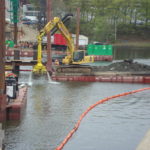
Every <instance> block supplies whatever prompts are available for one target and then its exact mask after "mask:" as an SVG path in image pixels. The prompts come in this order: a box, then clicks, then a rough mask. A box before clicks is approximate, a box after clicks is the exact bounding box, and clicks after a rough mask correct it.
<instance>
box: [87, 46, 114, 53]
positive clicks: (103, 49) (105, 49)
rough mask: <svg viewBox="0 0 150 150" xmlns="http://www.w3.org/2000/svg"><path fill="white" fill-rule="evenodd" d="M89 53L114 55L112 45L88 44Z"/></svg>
mask: <svg viewBox="0 0 150 150" xmlns="http://www.w3.org/2000/svg"><path fill="white" fill-rule="evenodd" d="M87 52H88V55H112V54H113V52H112V45H93V44H90V45H88V49H87Z"/></svg>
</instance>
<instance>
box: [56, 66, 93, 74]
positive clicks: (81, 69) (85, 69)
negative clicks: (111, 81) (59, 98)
mask: <svg viewBox="0 0 150 150" xmlns="http://www.w3.org/2000/svg"><path fill="white" fill-rule="evenodd" d="M56 72H57V73H85V74H91V72H92V67H91V66H89V65H69V66H67V65H66V66H65V65H64V66H63V65H62V66H59V67H57V68H56Z"/></svg>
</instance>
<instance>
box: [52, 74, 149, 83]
mask: <svg viewBox="0 0 150 150" xmlns="http://www.w3.org/2000/svg"><path fill="white" fill-rule="evenodd" d="M52 80H56V81H82V82H121V83H150V76H123V75H122V76H119V75H115V76H107V75H106V76H55V75H52Z"/></svg>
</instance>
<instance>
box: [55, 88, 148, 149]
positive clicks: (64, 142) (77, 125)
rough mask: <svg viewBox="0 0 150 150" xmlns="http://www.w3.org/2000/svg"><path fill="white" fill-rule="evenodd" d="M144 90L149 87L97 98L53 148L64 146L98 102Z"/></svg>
mask: <svg viewBox="0 0 150 150" xmlns="http://www.w3.org/2000/svg"><path fill="white" fill-rule="evenodd" d="M144 90H150V87H147V88H142V89H138V90H134V91H130V92H125V93H121V94H118V95H114V96H110V97H107V98H104V99H101V100H99V101H98V102H97V103H95V104H93V105H91V106H90V107H89V108H88V109H87V110H86V111H85V112H83V113H82V114H81V116H80V118H79V120H78V121H77V123H76V124H75V126H74V128H73V129H72V130H71V131H70V132H69V134H68V135H67V136H66V138H65V139H64V140H63V141H62V143H61V144H60V145H59V146H58V147H57V148H56V149H55V150H62V149H63V147H64V146H65V144H66V143H67V142H68V141H69V139H70V138H71V137H72V135H73V134H74V133H75V132H76V130H77V129H78V128H79V126H80V123H81V121H82V119H83V118H84V117H85V116H86V114H87V113H88V112H89V111H90V110H92V109H93V108H94V107H96V106H97V105H99V104H102V103H104V102H106V101H109V100H111V99H114V98H117V97H122V96H126V95H129V94H133V93H137V92H141V91H144Z"/></svg>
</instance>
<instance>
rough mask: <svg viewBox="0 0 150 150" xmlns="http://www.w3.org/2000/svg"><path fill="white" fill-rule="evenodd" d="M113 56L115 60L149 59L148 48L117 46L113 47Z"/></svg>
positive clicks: (149, 51)
mask: <svg viewBox="0 0 150 150" xmlns="http://www.w3.org/2000/svg"><path fill="white" fill-rule="evenodd" d="M113 56H114V57H113V58H114V59H115V60H121V59H136V58H144V59H148V58H150V47H129V46H117V47H114V51H113Z"/></svg>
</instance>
